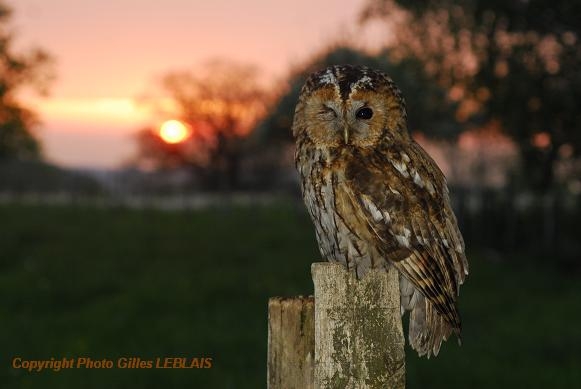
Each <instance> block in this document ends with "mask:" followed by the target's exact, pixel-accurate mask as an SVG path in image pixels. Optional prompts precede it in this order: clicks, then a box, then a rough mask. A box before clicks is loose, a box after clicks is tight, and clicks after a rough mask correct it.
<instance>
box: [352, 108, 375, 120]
mask: <svg viewBox="0 0 581 389" xmlns="http://www.w3.org/2000/svg"><path fill="white" fill-rule="evenodd" d="M372 116H373V110H372V109H371V108H369V107H363V108H360V109H359V110H358V111H357V112H356V113H355V117H356V118H357V119H371V117H372Z"/></svg>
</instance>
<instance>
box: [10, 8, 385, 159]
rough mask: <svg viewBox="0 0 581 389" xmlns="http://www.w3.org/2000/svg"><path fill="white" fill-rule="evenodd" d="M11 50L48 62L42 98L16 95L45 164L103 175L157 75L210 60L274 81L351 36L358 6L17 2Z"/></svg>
mask: <svg viewBox="0 0 581 389" xmlns="http://www.w3.org/2000/svg"><path fill="white" fill-rule="evenodd" d="M8 4H9V5H10V6H12V8H13V10H14V18H13V27H14V30H15V33H16V36H17V41H16V47H17V48H20V49H26V48H28V47H31V46H40V47H42V48H44V49H46V50H47V51H49V52H50V53H51V54H52V55H53V56H54V57H55V60H56V63H55V70H56V73H57V79H56V81H55V83H54V84H53V85H52V88H51V92H50V95H49V96H48V97H47V98H39V97H34V96H33V97H30V96H28V95H27V96H26V99H27V103H28V105H29V106H31V107H32V108H34V109H35V110H36V111H37V112H38V113H39V114H40V116H41V119H42V122H43V124H42V126H41V128H40V129H39V135H40V137H41V139H42V141H43V145H44V148H45V154H46V155H47V157H48V158H49V160H51V161H53V162H56V163H58V164H61V165H64V166H76V167H99V168H113V167H117V166H120V165H121V164H122V163H123V162H124V161H127V160H128V159H129V158H130V157H131V156H132V155H133V153H134V143H133V141H132V139H131V134H132V133H133V132H134V131H136V130H137V129H139V128H140V127H141V126H143V125H145V124H152V123H155V122H156V121H159V120H162V119H171V118H154V117H152V116H151V114H150V113H149V112H147V111H146V110H145V109H144V108H143V107H141V106H139V105H138V104H136V103H135V101H134V100H135V99H136V98H137V97H139V96H140V95H142V94H143V93H146V92H150V91H151V90H152V86H151V85H152V84H153V83H154V82H155V80H156V77H159V76H160V75H161V74H163V73H165V72H167V71H171V70H179V69H187V68H189V67H193V66H196V65H200V64H203V63H204V62H206V61H208V60H211V59H216V58H224V59H232V60H235V61H238V62H242V63H252V64H255V65H257V66H258V67H259V68H260V69H261V70H262V72H263V74H264V78H265V81H268V82H270V83H275V82H276V80H277V79H282V78H284V76H285V75H286V73H287V72H288V70H289V68H290V67H291V66H292V65H293V64H299V63H301V61H303V60H305V59H307V58H308V57H309V56H311V55H313V54H314V53H316V52H317V51H319V50H321V49H322V48H324V47H325V46H326V45H328V44H329V43H332V42H336V41H337V40H339V39H340V38H345V37H347V36H357V37H360V39H358V40H360V41H361V42H357V43H358V44H361V45H362V47H366V46H368V45H371V44H372V43H373V40H374V39H375V40H376V41H379V40H380V39H383V37H382V36H379V35H380V34H381V33H380V32H379V31H375V32H373V31H366V32H365V33H363V32H360V31H358V27H357V23H356V19H357V14H358V12H359V10H360V9H361V8H362V7H363V5H364V4H365V0H344V1H333V0H322V1H312V0H295V1H292V2H291V1H284V2H282V1H280V2H279V1H269V0H246V1H234V0H229V1H227V0H217V1H203V2H202V1H196V0H163V1H161V0H158V1H143V0H117V1H103V0H83V1H78V0H51V1H46V0H18V1H8Z"/></svg>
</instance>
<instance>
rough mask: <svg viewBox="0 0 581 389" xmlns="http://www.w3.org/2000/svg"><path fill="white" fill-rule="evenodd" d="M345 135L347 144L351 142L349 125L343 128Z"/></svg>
mask: <svg viewBox="0 0 581 389" xmlns="http://www.w3.org/2000/svg"><path fill="white" fill-rule="evenodd" d="M343 136H344V137H345V144H348V143H349V126H345V127H344V128H343Z"/></svg>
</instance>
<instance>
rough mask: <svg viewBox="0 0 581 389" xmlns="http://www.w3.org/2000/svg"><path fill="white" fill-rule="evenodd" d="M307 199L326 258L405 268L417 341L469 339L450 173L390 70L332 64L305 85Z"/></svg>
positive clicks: (301, 131) (298, 129)
mask: <svg viewBox="0 0 581 389" xmlns="http://www.w3.org/2000/svg"><path fill="white" fill-rule="evenodd" d="M292 132H293V136H294V138H295V140H296V154H295V161H296V167H297V170H298V172H299V175H300V179H301V187H302V193H303V198H304V201H305V204H306V206H307V209H308V212H309V214H310V216H311V218H312V221H313V223H314V225H315V232H316V237H317V241H318V245H319V249H320V251H321V255H322V257H323V259H324V260H327V261H336V262H340V263H342V264H343V265H345V266H346V267H347V269H349V270H350V271H351V272H353V273H354V274H355V275H356V276H357V277H358V278H360V277H363V276H364V275H365V273H366V272H367V271H368V270H369V269H371V268H383V269H387V268H388V267H390V266H393V267H395V269H397V270H398V272H399V288H400V295H401V312H402V315H403V314H404V313H405V312H406V311H409V312H410V315H409V321H410V323H409V335H408V339H409V343H410V345H411V347H412V348H413V349H415V350H416V351H417V352H418V354H419V355H420V356H423V355H427V357H428V358H429V357H430V355H432V354H433V355H437V354H438V351H439V349H440V345H441V343H442V341H443V340H446V339H448V337H449V336H450V335H451V334H452V333H454V334H455V335H456V336H457V337H458V340H460V328H461V327H460V315H459V312H458V308H457V305H456V299H457V296H458V294H459V288H460V285H461V284H462V283H463V282H464V279H465V277H466V275H467V274H468V262H467V260H466V256H465V254H464V241H463V239H462V235H461V234H460V231H459V229H458V226H457V222H456V217H455V216H454V213H453V211H452V209H451V206H450V199H449V195H448V187H447V185H446V179H445V177H444V175H443V173H442V172H441V171H440V169H439V168H438V166H437V165H436V163H435V162H434V161H433V160H432V158H430V156H429V155H428V154H427V153H426V152H425V151H424V150H423V149H422V148H421V147H420V146H419V145H418V144H417V143H416V142H415V141H414V140H413V139H412V138H411V137H410V135H409V133H408V130H407V124H406V108H405V102H404V99H403V96H402V94H401V92H400V91H399V89H398V88H397V86H396V85H395V84H394V82H393V81H392V80H391V79H390V78H389V77H388V76H386V75H385V74H383V73H381V72H379V71H376V70H373V69H370V68H367V67H360V66H350V65H344V66H331V67H329V68H327V69H325V70H322V71H320V72H317V73H314V74H312V75H311V76H310V77H309V78H308V79H307V81H306V82H305V85H304V86H303V88H302V91H301V95H300V97H299V101H298V104H297V106H296V110H295V116H294V121H293V126H292Z"/></svg>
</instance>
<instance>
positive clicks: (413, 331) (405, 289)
mask: <svg viewBox="0 0 581 389" xmlns="http://www.w3.org/2000/svg"><path fill="white" fill-rule="evenodd" d="M399 285H400V292H401V313H402V316H403V314H404V313H405V311H411V312H410V317H409V330H408V339H409V343H410V346H411V347H412V348H413V349H414V350H416V351H417V352H418V354H419V356H424V355H426V356H427V357H428V358H430V356H431V355H432V354H433V355H434V356H437V355H438V352H439V351H440V346H441V345H442V342H443V341H445V340H447V339H448V338H449V337H450V335H451V334H452V333H455V334H456V335H457V336H458V341H459V342H460V328H457V327H453V326H452V325H451V324H450V323H448V322H447V321H446V320H445V319H444V316H443V315H441V314H439V313H438V312H437V311H436V308H435V307H434V305H433V304H432V303H431V302H430V301H429V300H428V299H427V298H425V297H424V295H422V294H421V293H420V291H419V290H418V289H417V288H416V287H415V286H414V285H413V284H412V283H411V282H409V281H408V280H407V279H406V278H405V277H404V276H402V275H401V274H400V277H399Z"/></svg>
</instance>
